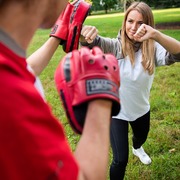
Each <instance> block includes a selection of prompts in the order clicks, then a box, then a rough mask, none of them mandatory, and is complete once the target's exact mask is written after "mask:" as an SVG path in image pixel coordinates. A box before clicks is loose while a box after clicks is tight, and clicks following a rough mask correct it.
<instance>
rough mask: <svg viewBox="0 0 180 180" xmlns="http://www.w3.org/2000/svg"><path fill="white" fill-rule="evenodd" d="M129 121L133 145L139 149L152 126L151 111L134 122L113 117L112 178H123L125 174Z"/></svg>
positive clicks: (112, 179) (120, 179)
mask: <svg viewBox="0 0 180 180" xmlns="http://www.w3.org/2000/svg"><path fill="white" fill-rule="evenodd" d="M128 123H130V125H131V128H132V131H133V138H132V141H133V147H134V148H135V149H138V148H140V147H141V146H142V145H143V144H144V142H145V141H146V139H147V135H148V132H149V128H150V111H149V112H148V113H146V114H145V115H143V116H142V117H140V118H138V119H137V120H136V121H132V122H128V121H124V120H121V119H115V118H112V122H111V131H110V137H111V147H112V151H113V161H112V164H111V167H110V179H111V180H122V179H123V178H124V175H125V170H126V166H127V163H128V155H129V143H128Z"/></svg>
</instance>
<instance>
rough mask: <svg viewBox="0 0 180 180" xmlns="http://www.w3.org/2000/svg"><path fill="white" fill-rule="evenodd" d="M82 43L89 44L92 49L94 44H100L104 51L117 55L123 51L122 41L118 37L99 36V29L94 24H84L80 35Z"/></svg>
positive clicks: (82, 44) (83, 44)
mask: <svg viewBox="0 0 180 180" xmlns="http://www.w3.org/2000/svg"><path fill="white" fill-rule="evenodd" d="M80 44H81V46H87V47H89V48H90V49H92V48H93V47H94V46H98V47H100V48H101V49H102V51H103V52H104V53H111V54H113V55H114V56H116V57H117V56H118V53H119V52H120V51H121V50H120V49H121V43H120V41H119V40H118V38H108V37H102V36H99V35H98V30H97V29H96V27H94V26H87V25H84V26H83V28H82V31H81V37H80Z"/></svg>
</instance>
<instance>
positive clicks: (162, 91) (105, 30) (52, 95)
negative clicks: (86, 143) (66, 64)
mask: <svg viewBox="0 0 180 180" xmlns="http://www.w3.org/2000/svg"><path fill="white" fill-rule="evenodd" d="M153 13H154V16H155V22H156V23H162V22H180V16H179V15H180V8H176V9H166V10H154V11H153ZM122 18H123V13H116V14H110V15H98V16H90V17H88V18H87V19H86V21H85V24H89V25H94V26H96V27H97V28H98V29H99V34H101V35H103V36H107V37H116V35H117V32H118V30H119V28H120V26H121V23H122ZM49 32H50V30H45V31H42V30H38V31H37V33H36V35H35V36H34V38H33V40H32V42H31V45H30V47H29V49H28V54H31V53H32V52H34V51H35V50H36V49H38V48H39V47H40V46H41V45H42V44H43V43H44V42H45V41H46V40H47V39H48V35H49ZM162 32H164V33H165V34H167V35H170V36H172V37H174V38H176V39H178V40H180V30H179V29H178V30H163V31H162ZM64 55H65V53H64V52H63V51H62V48H61V46H60V47H59V49H58V50H57V51H56V53H55V54H54V56H53V58H52V60H51V61H50V63H49V65H48V66H47V67H46V69H45V70H44V71H43V73H42V74H41V76H40V78H41V80H42V83H43V86H44V89H45V94H46V98H47V101H48V103H49V104H50V105H51V107H52V111H53V113H54V114H55V116H57V117H58V118H59V119H60V121H61V122H62V124H63V125H64V127H65V133H66V135H67V137H68V141H69V143H70V145H71V147H72V150H74V149H75V148H76V145H77V143H78V140H79V138H80V137H79V136H78V135H76V134H75V133H74V132H73V131H72V129H71V128H70V126H69V124H68V122H67V120H66V116H65V113H64V111H63V109H62V105H61V102H60V101H59V96H58V94H57V92H56V90H55V86H54V70H55V68H56V67H57V65H58V63H59V61H60V60H61V59H62V57H63V56H64ZM179 69H180V63H176V64H173V65H171V66H166V67H159V68H157V69H156V76H155V79H154V83H153V87H152V90H151V97H150V102H151V130H150V133H149V136H148V140H147V142H146V143H145V144H144V148H145V149H146V151H147V152H148V153H149V154H150V156H151V158H152V164H151V165H150V166H146V165H143V164H142V163H140V162H139V161H138V159H137V158H136V157H134V156H133V155H132V153H131V150H130V155H129V163H128V166H127V171H126V176H125V179H126V180H178V179H180V74H179V72H180V71H179ZM129 131H130V132H129V135H130V137H129V142H130V145H131V144H132V142H131V135H132V132H131V130H129ZM109 156H110V161H111V158H112V153H111V150H110V152H109Z"/></svg>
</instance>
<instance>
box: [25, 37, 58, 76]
mask: <svg viewBox="0 0 180 180" xmlns="http://www.w3.org/2000/svg"><path fill="white" fill-rule="evenodd" d="M59 43H60V40H59V39H57V38H54V37H50V38H49V39H48V40H47V41H46V42H45V43H44V44H43V46H41V47H40V48H39V49H38V50H37V51H35V52H34V53H33V54H32V55H31V56H29V57H28V58H27V63H28V64H29V65H30V66H31V68H32V69H33V72H34V73H35V75H36V76H38V75H40V74H41V72H42V71H43V70H44V68H45V67H46V66H47V65H48V63H49V61H50V59H51V58H52V56H53V54H54V52H55V51H56V49H57V48H58V46H59Z"/></svg>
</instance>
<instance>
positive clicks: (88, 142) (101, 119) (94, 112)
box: [75, 100, 112, 180]
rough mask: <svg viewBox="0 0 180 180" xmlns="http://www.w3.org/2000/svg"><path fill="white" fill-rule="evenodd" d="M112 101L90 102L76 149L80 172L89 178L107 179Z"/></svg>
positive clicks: (94, 179)
mask: <svg viewBox="0 0 180 180" xmlns="http://www.w3.org/2000/svg"><path fill="white" fill-rule="evenodd" d="M111 105H112V102H111V101H104V100H96V101H93V102H91V103H89V107H88V113H87V116H86V117H87V118H86V124H85V127H84V130H83V134H82V137H81V139H80V141H79V143H78V146H77V149H76V151H75V157H76V159H77V161H78V163H79V166H80V172H81V173H82V174H83V176H84V177H86V178H87V179H93V180H96V179H97V180H99V179H107V167H108V160H109V157H108V153H109V134H110V132H109V129H110V127H109V126H110V117H111Z"/></svg>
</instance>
